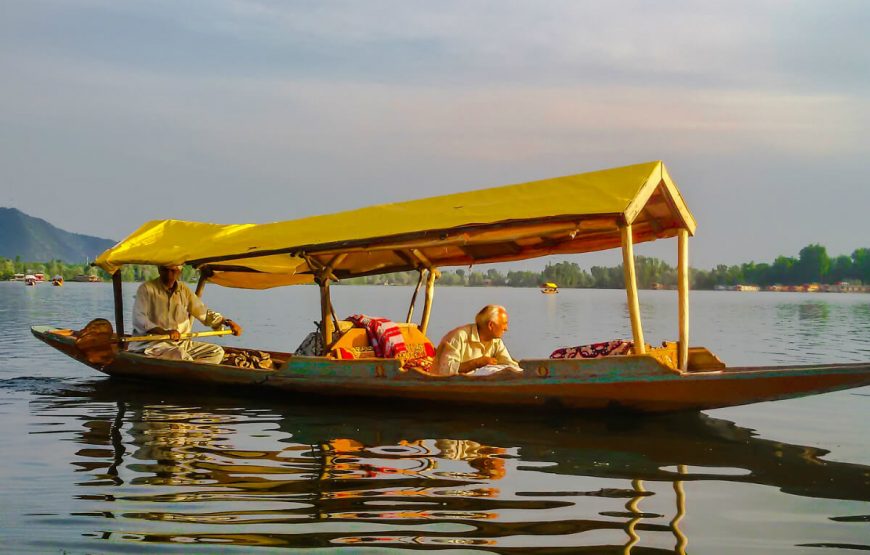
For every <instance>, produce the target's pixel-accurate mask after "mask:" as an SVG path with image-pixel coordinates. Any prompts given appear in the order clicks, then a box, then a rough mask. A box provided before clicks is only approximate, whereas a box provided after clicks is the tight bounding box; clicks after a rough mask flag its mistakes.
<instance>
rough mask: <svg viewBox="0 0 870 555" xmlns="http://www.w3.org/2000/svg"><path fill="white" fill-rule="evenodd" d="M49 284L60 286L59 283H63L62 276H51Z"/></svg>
mask: <svg viewBox="0 0 870 555" xmlns="http://www.w3.org/2000/svg"><path fill="white" fill-rule="evenodd" d="M51 284H52V285H54V286H55V287H60V286H61V285H63V276H60V275H58V276H54V277H53V278H51Z"/></svg>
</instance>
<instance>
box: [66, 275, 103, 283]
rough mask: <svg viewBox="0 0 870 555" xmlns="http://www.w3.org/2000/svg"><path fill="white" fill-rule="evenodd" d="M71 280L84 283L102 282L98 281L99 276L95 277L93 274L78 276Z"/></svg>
mask: <svg viewBox="0 0 870 555" xmlns="http://www.w3.org/2000/svg"><path fill="white" fill-rule="evenodd" d="M72 280H73V281H80V282H84V283H96V282H98V281H103V280H101V279H100V276H95V275H94V274H79V275H77V276H75V277H74V278H73V279H72Z"/></svg>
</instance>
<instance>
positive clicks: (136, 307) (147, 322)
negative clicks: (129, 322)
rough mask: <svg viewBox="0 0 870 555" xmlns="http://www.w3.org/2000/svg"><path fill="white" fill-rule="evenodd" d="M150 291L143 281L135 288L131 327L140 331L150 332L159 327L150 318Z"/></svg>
mask: <svg viewBox="0 0 870 555" xmlns="http://www.w3.org/2000/svg"><path fill="white" fill-rule="evenodd" d="M151 305H152V302H151V292H150V291H149V290H148V287H146V286H145V284H144V283H143V284H142V285H140V286H139V289H137V290H136V301H135V302H134V303H133V329H134V330H137V331H139V332H142V333H151V330H153V329H155V328H160V326H158V325H157V323H156V322H154V321H153V320H151V315H150V312H151V309H150V307H151Z"/></svg>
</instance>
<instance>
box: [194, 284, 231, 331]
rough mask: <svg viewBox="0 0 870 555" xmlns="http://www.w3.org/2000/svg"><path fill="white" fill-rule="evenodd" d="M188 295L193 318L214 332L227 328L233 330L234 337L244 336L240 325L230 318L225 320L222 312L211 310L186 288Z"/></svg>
mask: <svg viewBox="0 0 870 555" xmlns="http://www.w3.org/2000/svg"><path fill="white" fill-rule="evenodd" d="M185 291H186V293H185V294H186V295H187V311H188V312H189V313H190V315H191V316H193V317H194V318H196V319H197V320H199V321H200V322H202V323H203V324H205V325H206V326H208V327H210V328H211V329H213V330H218V329H220V328H221V327H223V326H227V327H229V328H230V330H232V332H233V335H242V326H240V325H238V324H237V323H235V322H234V321H232V320H230V319H229V318H225V317H224V316H223V315H221V313H220V312H215V311H214V310H209V308H208V307H207V306H205V303H204V302H202V299H200V298H199V297H197V296H196V295H194V294H193V292H191V290H190V289H189V288H188V287H186V286H185Z"/></svg>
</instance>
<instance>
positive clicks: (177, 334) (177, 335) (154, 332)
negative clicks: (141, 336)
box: [148, 328, 181, 341]
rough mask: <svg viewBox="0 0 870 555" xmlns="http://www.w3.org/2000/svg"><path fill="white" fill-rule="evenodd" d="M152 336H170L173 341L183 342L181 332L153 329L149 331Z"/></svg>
mask: <svg viewBox="0 0 870 555" xmlns="http://www.w3.org/2000/svg"><path fill="white" fill-rule="evenodd" d="M148 333H149V334H150V335H168V336H169V339H170V340H171V341H179V340H181V332H179V331H178V330H167V329H164V328H151V329H150V330H148Z"/></svg>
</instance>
